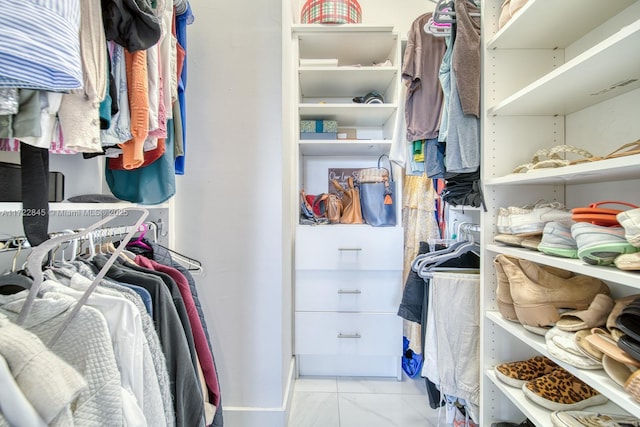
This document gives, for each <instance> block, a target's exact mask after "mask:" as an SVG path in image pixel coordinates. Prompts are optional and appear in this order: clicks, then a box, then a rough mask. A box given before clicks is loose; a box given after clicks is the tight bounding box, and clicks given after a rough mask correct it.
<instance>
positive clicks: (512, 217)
mask: <svg viewBox="0 0 640 427" xmlns="http://www.w3.org/2000/svg"><path fill="white" fill-rule="evenodd" d="M550 221H559V222H566V221H568V222H572V221H571V212H570V211H568V210H566V209H565V208H564V205H563V204H562V203H560V202H546V201H538V202H536V203H535V204H534V205H525V206H523V207H517V206H509V207H507V208H500V209H499V210H498V217H497V220H496V229H497V231H498V233H500V234H514V235H518V236H525V237H526V236H535V235H540V234H542V231H543V229H544V226H545V224H546V223H547V222H550Z"/></svg>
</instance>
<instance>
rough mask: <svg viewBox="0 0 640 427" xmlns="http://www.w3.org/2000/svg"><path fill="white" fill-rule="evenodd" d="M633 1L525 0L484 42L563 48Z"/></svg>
mask: <svg viewBox="0 0 640 427" xmlns="http://www.w3.org/2000/svg"><path fill="white" fill-rule="evenodd" d="M633 2H634V0H615V1H602V0H563V1H554V2H549V1H545V0H529V1H528V2H527V3H526V4H525V5H524V6H523V7H522V9H521V10H520V11H519V12H518V13H517V14H516V15H515V16H514V17H513V18H511V19H510V20H509V22H507V24H505V26H504V27H502V28H501V29H500V31H498V32H497V33H496V34H495V36H494V37H493V38H492V39H491V40H490V41H489V42H488V43H487V49H514V48H521V49H555V48H565V47H567V46H569V45H570V44H571V43H573V42H574V41H576V40H578V39H579V38H580V37H582V36H583V35H585V34H587V33H588V32H590V31H591V30H593V29H594V28H596V27H597V26H599V25H600V24H601V23H602V22H604V21H606V20H608V19H609V18H611V17H613V16H615V15H616V14H618V13H619V12H621V11H622V10H624V9H625V8H626V7H628V6H630V5H631V4H632V3H633ZM541 23H544V28H543V30H542V31H541Z"/></svg>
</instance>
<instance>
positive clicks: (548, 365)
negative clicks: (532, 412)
mask: <svg viewBox="0 0 640 427" xmlns="http://www.w3.org/2000/svg"><path fill="white" fill-rule="evenodd" d="M557 367H558V365H556V364H555V363H554V362H553V361H552V360H551V359H549V358H548V357H545V356H535V357H532V358H531V359H528V360H522V361H519V362H510V363H502V364H500V365H496V367H495V368H494V371H495V373H496V377H497V378H498V379H499V380H500V381H502V382H503V383H505V384H508V385H510V386H511V387H518V388H521V387H522V386H523V385H524V384H526V383H527V382H528V381H531V380H535V379H536V378H539V377H541V376H543V375H546V374H548V373H550V372H551V371H553V370H554V369H555V368H557Z"/></svg>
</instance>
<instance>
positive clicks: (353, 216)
mask: <svg viewBox="0 0 640 427" xmlns="http://www.w3.org/2000/svg"><path fill="white" fill-rule="evenodd" d="M331 183H332V184H333V186H334V187H335V188H336V190H338V194H339V197H340V198H341V199H342V216H341V217H340V224H364V220H363V219H362V207H361V206H360V191H359V190H358V188H357V187H356V186H355V185H354V183H353V178H352V177H349V178H348V179H347V187H348V188H343V187H342V185H340V183H339V182H338V180H337V179H333V180H331Z"/></svg>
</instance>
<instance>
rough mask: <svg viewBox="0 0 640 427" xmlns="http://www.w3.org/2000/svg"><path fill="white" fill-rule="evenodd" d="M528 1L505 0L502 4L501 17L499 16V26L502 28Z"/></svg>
mask: <svg viewBox="0 0 640 427" xmlns="http://www.w3.org/2000/svg"><path fill="white" fill-rule="evenodd" d="M526 3H527V0H504V2H503V3H502V5H501V8H502V9H501V11H500V17H499V18H498V28H502V27H503V26H504V25H505V24H506V23H507V22H509V20H510V19H511V17H512V16H513V15H515V14H516V12H518V11H519V10H520V9H522V7H523V6H524V5H525V4H526Z"/></svg>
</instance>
